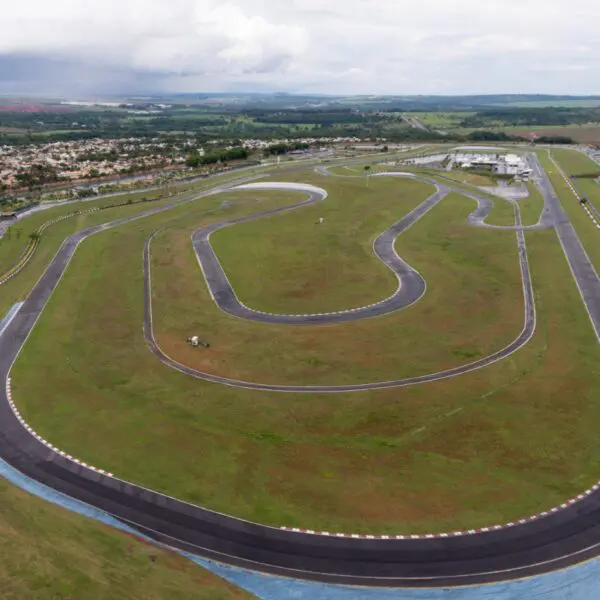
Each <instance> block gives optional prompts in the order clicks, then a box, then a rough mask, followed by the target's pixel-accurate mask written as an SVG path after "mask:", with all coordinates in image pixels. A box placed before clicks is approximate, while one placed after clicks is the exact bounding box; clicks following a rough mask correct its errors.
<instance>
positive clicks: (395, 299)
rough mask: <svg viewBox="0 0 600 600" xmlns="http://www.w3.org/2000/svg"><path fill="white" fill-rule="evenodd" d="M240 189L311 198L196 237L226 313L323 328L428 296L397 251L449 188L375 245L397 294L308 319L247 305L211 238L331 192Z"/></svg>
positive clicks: (268, 186) (264, 186)
mask: <svg viewBox="0 0 600 600" xmlns="http://www.w3.org/2000/svg"><path fill="white" fill-rule="evenodd" d="M235 189H238V190H249V189H252V190H257V189H258V190H295V191H298V192H307V193H309V194H310V198H309V199H308V200H305V201H304V202H300V203H298V204H294V205H292V206H285V207H283V208H276V209H273V210H266V211H262V212H259V213H255V214H253V215H250V216H247V217H240V218H239V219H232V220H230V221H224V222H221V223H216V224H213V225H209V226H208V227H203V228H202V229H198V230H197V231H196V232H194V234H193V235H192V243H193V246H194V250H195V252H196V257H197V259H198V263H199V265H200V268H201V269H202V273H203V275H204V278H205V280H206V283H207V285H208V289H209V291H210V295H211V297H212V299H213V300H214V301H215V302H216V304H217V305H218V307H219V308H220V309H221V310H222V311H223V312H226V313H229V314H231V315H233V316H236V317H240V318H242V319H248V320H251V321H258V322H261V323H277V324H296V325H315V324H319V323H339V322H344V321H355V320H357V319H364V318H369V317H377V316H380V315H385V314H388V313H391V312H395V311H398V310H401V309H403V308H406V307H407V306H410V305H411V304H414V303H415V302H416V301H417V300H419V298H421V296H422V295H423V294H424V293H425V288H426V285H425V280H424V279H423V278H422V277H421V275H419V273H418V272H417V271H416V270H415V269H413V268H412V267H411V266H410V265H408V264H407V263H406V262H405V261H404V260H402V259H401V258H400V257H399V256H398V255H397V254H396V251H395V249H394V244H395V242H396V238H397V237H398V236H399V235H400V234H402V233H403V232H404V231H406V230H407V229H409V228H410V227H411V226H412V225H414V224H415V223H416V222H417V221H418V220H419V219H420V218H421V217H423V216H424V215H425V214H427V213H428V212H429V211H430V210H431V209H432V208H433V207H434V206H436V205H437V204H438V203H439V202H440V201H441V200H442V199H443V198H444V197H445V196H446V194H447V190H446V188H445V187H444V186H439V185H438V186H436V191H435V193H434V194H432V195H431V196H430V197H429V198H427V200H425V201H424V202H422V203H421V204H420V205H419V206H418V207H417V208H415V209H414V210H413V211H411V212H410V213H409V214H407V215H406V216H405V217H404V218H402V219H400V220H399V221H398V222H397V223H394V225H392V226H391V227H389V228H388V229H386V230H385V231H384V232H383V233H382V234H381V235H380V236H379V237H378V238H377V239H376V240H375V242H374V244H373V251H374V252H375V255H376V256H377V258H378V259H379V260H380V261H381V262H382V263H383V264H384V265H386V266H387V267H388V268H389V269H390V270H391V271H392V272H393V273H394V275H395V276H396V278H397V279H398V288H397V289H396V291H395V292H394V293H393V294H392V295H391V296H389V298H386V299H384V300H381V301H379V302H376V303H374V304H371V305H369V306H362V307H359V308H351V309H346V310H340V311H338V312H333V313H320V314H309V315H282V314H273V313H266V312H262V311H258V310H254V309H252V308H249V307H247V306H246V305H245V304H243V303H242V302H241V301H240V300H239V299H238V297H237V296H236V294H235V291H234V290H233V287H232V285H231V283H230V282H229V279H228V278H227V275H226V273H225V271H224V270H223V267H222V266H221V263H220V262H219V259H218V258H217V255H216V254H215V252H214V250H213V248H212V246H211V245H210V236H211V234H212V233H214V232H215V231H218V230H219V229H223V228H224V227H229V226H231V225H235V224H237V223H244V222H247V221H252V220H255V219H260V218H263V217H268V216H272V215H276V214H281V213H284V212H289V211H290V210H295V209H298V208H301V207H303V206H309V205H312V204H315V203H316V202H318V201H320V200H324V199H325V198H326V197H327V192H326V191H325V190H324V189H322V188H317V187H315V186H307V185H303V184H289V183H285V182H282V183H278V182H264V183H249V184H246V185H242V186H238V187H236V188H235Z"/></svg>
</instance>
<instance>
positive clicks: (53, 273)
mask: <svg viewBox="0 0 600 600" xmlns="http://www.w3.org/2000/svg"><path fill="white" fill-rule="evenodd" d="M224 189H226V187H225V186H220V187H219V188H215V190H212V193H218V192H219V191H222V190H224ZM209 193H211V192H206V193H205V194H204V195H206V194H209ZM182 201H185V200H182ZM180 202H181V201H180ZM167 208H168V207H158V208H155V209H153V210H150V211H147V212H146V213H144V214H143V215H138V216H136V217H131V218H128V219H122V220H119V221H116V222H114V223H110V224H105V225H100V226H97V227H93V228H90V229H88V230H85V231H83V232H79V233H77V234H75V235H74V236H71V237H70V238H68V239H67V240H66V241H65V242H64V244H63V245H62V246H61V248H60V250H59V252H58V253H57V255H56V257H55V258H54V260H53V261H52V262H51V264H50V266H49V267H48V269H47V270H46V272H45V273H44V275H43V276H42V277H41V278H40V280H39V281H38V283H37V284H36V286H35V287H34V289H33V290H32V292H31V294H30V295H29V297H28V298H27V299H26V301H25V303H24V305H23V306H22V308H21V310H20V311H19V313H18V314H17V315H16V316H15V318H14V319H13V320H12V321H11V323H10V324H9V325H8V327H7V328H6V330H5V332H4V334H3V335H2V336H1V337H0V376H1V377H2V378H3V379H5V380H6V381H8V377H9V375H10V368H11V366H12V364H13V362H14V360H15V359H16V357H17V355H18V353H19V351H20V349H21V347H22V345H23V344H24V342H25V340H26V338H27V336H28V335H29V333H30V331H31V330H32V328H33V326H34V325H35V322H36V320H37V318H38V317H39V315H40V313H41V312H42V310H43V308H44V306H45V304H46V302H47V300H48V298H49V297H50V295H51V293H52V291H53V290H54V288H55V287H56V285H57V284H58V282H59V280H60V278H61V276H62V273H63V272H64V270H65V268H66V266H67V265H68V262H69V260H70V258H71V257H72V256H73V253H74V252H75V250H76V248H77V245H78V244H79V243H80V242H81V240H83V239H84V238H85V237H86V236H88V235H92V234H94V233H97V232H99V231H102V230H104V229H107V228H108V227H114V226H116V225H118V224H120V223H125V222H128V221H131V220H134V219H139V218H142V217H143V216H148V215H150V214H156V213H157V212H159V211H161V210H166V209H167ZM517 235H522V231H519V232H517ZM575 237H576V236H575ZM565 248H566V249H565V252H566V253H567V255H568V256H569V254H568V253H569V252H570V249H571V246H569V245H565ZM575 249H576V246H575ZM581 258H584V257H582V255H581V254H578V253H577V252H575V253H574V254H573V255H572V256H569V259H570V260H572V261H573V262H574V263H577V261H578V260H579V259H581ZM594 289H595V288H590V290H591V292H593V291H594ZM0 456H1V457H2V458H3V459H4V460H6V461H7V462H8V463H9V464H11V465H12V466H13V467H15V468H16V469H18V470H19V471H21V472H22V473H24V474H25V475H27V476H29V477H31V478H33V479H35V480H37V481H39V482H41V483H43V484H46V485H48V486H50V487H52V488H54V489H56V490H59V491H60V492H63V493H65V494H67V495H69V496H72V497H74V498H77V499H78V500H82V501H84V502H86V503H88V504H89V505H91V506H94V507H97V508H99V509H101V510H104V511H106V512H108V513H111V514H112V515H114V516H116V517H117V518H119V519H121V520H122V521H123V522H126V523H128V524H129V525H131V526H133V527H136V528H137V529H138V530H140V531H141V532H143V533H145V534H147V535H148V536H150V537H152V538H153V539H155V540H158V541H160V542H163V543H165V544H169V545H171V546H176V547H178V548H182V549H184V550H188V551H191V552H194V553H197V554H200V555H202V556H205V557H210V558H214V559H217V560H221V561H223V562H226V563H231V564H237V565H241V566H244V567H248V568H251V569H258V570H262V571H266V572H272V573H279V574H284V575H288V576H291V577H301V578H308V579H318V580H323V581H333V582H337V583H346V584H358V585H371V586H376V585H379V586H382V585H392V586H421V587H433V586H452V585H464V584H468V583H476V582H485V581H493V580H502V579H513V578H515V577H522V576H525V575H527V574H533V573H540V572H545V571H549V570H553V569H557V568H560V567H562V566H566V565H568V564H572V563H575V562H580V561H582V560H584V559H586V558H589V557H592V556H596V555H598V554H600V492H598V490H597V489H596V490H591V491H590V492H589V493H588V494H585V495H583V496H582V497H581V498H580V499H578V500H577V501H573V502H572V503H569V504H565V506H564V507H563V508H561V509H557V510H554V511H552V512H550V513H548V514H545V515H540V516H538V517H535V518H531V519H526V520H523V521H522V522H520V523H516V524H510V525H508V526H506V527H502V528H498V529H496V528H492V529H489V530H479V531H472V532H455V533H451V534H447V535H443V534H442V535H432V536H422V537H420V538H418V539H416V538H415V539H398V538H393V539H392V538H385V537H379V538H373V537H365V536H363V537H358V536H357V537H352V536H349V535H345V536H341V535H332V534H327V533H325V532H321V533H318V534H317V533H314V532H312V533H310V532H293V531H288V530H280V529H276V528H272V527H266V526H263V525H260V524H256V523H249V522H247V521H242V520H239V519H235V518H233V517H230V516H227V515H223V514H219V513H215V512H212V511H208V510H205V509H203V508H201V507H198V506H193V505H190V504H186V503H183V502H181V501H178V500H176V499H174V498H170V497H168V496H165V495H162V494H160V493H157V492H153V491H151V490H147V489H144V488H141V487H139V486H136V485H133V484H131V483H128V482H125V481H121V480H119V479H117V478H115V477H112V476H108V475H106V474H104V473H100V472H98V471H96V470H92V469H90V468H88V467H86V466H84V465H82V464H80V463H78V462H76V461H74V460H73V459H71V458H70V457H68V456H65V455H64V453H62V452H59V451H57V450H56V449H55V448H53V447H49V446H48V445H47V444H45V443H43V441H42V440H40V439H38V438H37V437H34V436H33V435H32V434H31V433H30V432H29V431H28V430H27V429H26V428H25V427H24V425H23V423H22V422H21V421H19V419H18V418H17V416H16V414H15V412H13V410H12V409H11V406H10V401H9V398H8V392H7V388H4V389H2V391H1V392H0Z"/></svg>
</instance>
